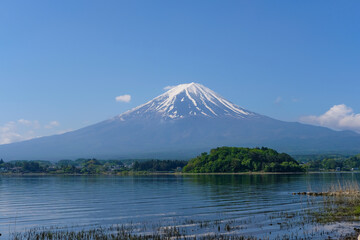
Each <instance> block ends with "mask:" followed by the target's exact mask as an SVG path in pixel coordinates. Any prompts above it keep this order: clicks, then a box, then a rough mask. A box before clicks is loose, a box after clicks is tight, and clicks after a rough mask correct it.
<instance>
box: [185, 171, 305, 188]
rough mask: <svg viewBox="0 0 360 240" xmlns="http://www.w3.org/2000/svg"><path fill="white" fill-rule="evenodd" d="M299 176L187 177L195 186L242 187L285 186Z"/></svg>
mask: <svg viewBox="0 0 360 240" xmlns="http://www.w3.org/2000/svg"><path fill="white" fill-rule="evenodd" d="M299 176H300V177H301V175H294V174H291V175H285V174H254V175H251V174H249V175H193V176H190V177H189V180H190V181H191V182H193V183H196V184H205V185H208V184H212V185H226V186H229V185H230V186H243V185H258V184H261V185H268V184H287V183H289V182H291V181H295V180H299Z"/></svg>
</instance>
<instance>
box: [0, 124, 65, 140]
mask: <svg viewBox="0 0 360 240" xmlns="http://www.w3.org/2000/svg"><path fill="white" fill-rule="evenodd" d="M59 125H60V124H59V122H58V121H52V122H50V123H48V124H47V125H45V126H42V125H41V124H40V123H39V121H37V120H34V121H31V120H26V119H19V120H17V121H10V122H7V123H5V124H3V125H0V144H7V143H13V142H19V141H24V140H28V139H32V138H36V137H41V136H46V135H52V134H55V133H56V132H54V131H55V129H53V128H55V127H57V126H59Z"/></svg>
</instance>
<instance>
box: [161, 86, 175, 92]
mask: <svg viewBox="0 0 360 240" xmlns="http://www.w3.org/2000/svg"><path fill="white" fill-rule="evenodd" d="M174 87H176V86H166V87H164V90H165V91H168V90H170V89H172V88H174Z"/></svg>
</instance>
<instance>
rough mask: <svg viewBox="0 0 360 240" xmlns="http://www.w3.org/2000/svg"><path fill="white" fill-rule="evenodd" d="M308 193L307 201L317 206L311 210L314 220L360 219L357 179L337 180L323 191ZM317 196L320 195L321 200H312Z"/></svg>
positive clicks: (359, 189) (359, 195)
mask: <svg viewBox="0 0 360 240" xmlns="http://www.w3.org/2000/svg"><path fill="white" fill-rule="evenodd" d="M308 195H310V196H309V198H308V203H309V204H310V205H315V204H317V206H318V208H317V210H313V211H312V215H313V216H315V219H316V221H318V222H322V223H329V222H341V221H354V220H357V221H360V187H359V183H358V182H357V181H344V182H340V181H338V183H336V184H332V185H330V186H329V187H327V188H326V189H324V190H323V192H319V193H311V194H308ZM319 196H320V197H322V201H314V199H313V198H314V197H319Z"/></svg>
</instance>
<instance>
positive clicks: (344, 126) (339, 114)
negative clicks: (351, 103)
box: [300, 104, 360, 133]
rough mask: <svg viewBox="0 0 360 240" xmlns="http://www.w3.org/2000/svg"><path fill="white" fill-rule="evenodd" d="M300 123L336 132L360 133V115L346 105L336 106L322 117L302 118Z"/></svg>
mask: <svg viewBox="0 0 360 240" xmlns="http://www.w3.org/2000/svg"><path fill="white" fill-rule="evenodd" d="M300 121H301V122H303V123H308V124H312V125H317V126H323V127H328V128H332V129H335V130H352V131H355V132H358V133H360V114H359V113H357V114H356V113H354V110H353V109H352V108H350V107H348V106H346V105H345V104H339V105H334V106H333V107H332V108H330V109H329V110H328V111H327V112H326V113H324V114H322V115H320V116H305V117H301V118H300Z"/></svg>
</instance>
